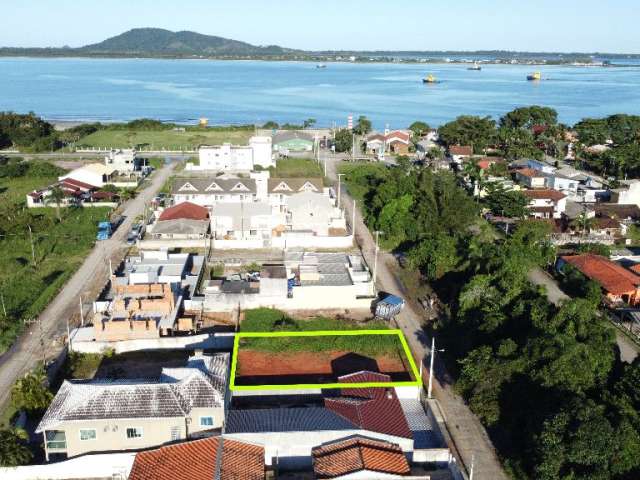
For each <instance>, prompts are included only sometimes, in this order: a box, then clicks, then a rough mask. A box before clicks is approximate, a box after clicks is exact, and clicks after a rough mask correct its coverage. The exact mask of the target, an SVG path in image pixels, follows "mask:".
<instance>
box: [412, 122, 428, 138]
mask: <svg viewBox="0 0 640 480" xmlns="http://www.w3.org/2000/svg"><path fill="white" fill-rule="evenodd" d="M409 130H411V133H413V136H414V138H421V137H423V136H425V135H426V134H427V133H428V132H429V130H430V127H429V125H428V124H427V123H425V122H420V121H417V122H413V123H412V124H411V125H409Z"/></svg>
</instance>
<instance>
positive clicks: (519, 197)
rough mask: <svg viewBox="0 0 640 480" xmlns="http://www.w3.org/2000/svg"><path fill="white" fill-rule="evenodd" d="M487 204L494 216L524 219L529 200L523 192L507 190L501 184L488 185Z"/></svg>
mask: <svg viewBox="0 0 640 480" xmlns="http://www.w3.org/2000/svg"><path fill="white" fill-rule="evenodd" d="M486 190H487V196H486V197H485V202H486V205H487V207H488V208H489V210H490V211H491V213H493V214H494V215H500V216H505V217H509V218H524V217H525V216H526V213H527V205H529V200H528V199H527V197H525V196H524V194H523V193H522V192H519V191H517V190H507V189H506V188H504V187H503V186H502V185H501V184H499V183H487V185H486Z"/></svg>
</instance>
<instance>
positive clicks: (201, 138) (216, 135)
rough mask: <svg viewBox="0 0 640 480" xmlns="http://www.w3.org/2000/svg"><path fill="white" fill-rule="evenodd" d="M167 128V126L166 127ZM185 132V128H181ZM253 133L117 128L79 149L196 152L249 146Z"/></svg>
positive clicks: (84, 140)
mask: <svg viewBox="0 0 640 480" xmlns="http://www.w3.org/2000/svg"><path fill="white" fill-rule="evenodd" d="M163 125H164V124H163ZM181 128H184V127H181ZM252 134H253V130H221V129H213V128H194V127H190V128H185V130H184V131H182V130H174V129H173V128H171V127H170V128H165V129H153V130H151V129H148V128H144V127H143V128H140V127H136V128H120V129H116V128H114V127H109V128H104V129H100V130H97V131H96V132H94V133H91V134H90V135H87V136H85V137H82V138H80V139H79V140H78V143H77V145H76V146H77V147H78V148H83V147H84V148H116V147H119V148H129V147H136V148H138V149H151V150H162V149H166V150H195V149H197V148H198V147H199V146H200V145H218V144H221V143H225V142H228V143H233V144H237V145H246V144H247V142H248V141H249V137H251V135H252Z"/></svg>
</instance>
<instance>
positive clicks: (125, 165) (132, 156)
mask: <svg viewBox="0 0 640 480" xmlns="http://www.w3.org/2000/svg"><path fill="white" fill-rule="evenodd" d="M104 164H105V165H106V166H107V167H112V168H115V169H116V170H118V171H119V172H133V171H136V170H139V168H140V165H139V160H138V153H137V152H136V151H135V149H126V150H124V149H117V150H116V149H113V150H111V151H110V152H109V155H107V156H106V157H105V158H104Z"/></svg>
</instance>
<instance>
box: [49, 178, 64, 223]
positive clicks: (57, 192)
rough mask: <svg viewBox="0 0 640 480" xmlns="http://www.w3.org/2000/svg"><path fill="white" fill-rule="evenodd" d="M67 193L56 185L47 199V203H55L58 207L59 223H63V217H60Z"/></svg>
mask: <svg viewBox="0 0 640 480" xmlns="http://www.w3.org/2000/svg"><path fill="white" fill-rule="evenodd" d="M65 196H66V195H65V193H64V190H62V188H60V186H59V185H55V186H54V187H53V188H51V190H49V195H47V197H46V198H45V203H47V204H51V203H53V204H54V205H55V206H56V218H57V219H58V221H59V222H60V221H62V217H61V216H60V206H61V205H62V202H63V201H64V199H65Z"/></svg>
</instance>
